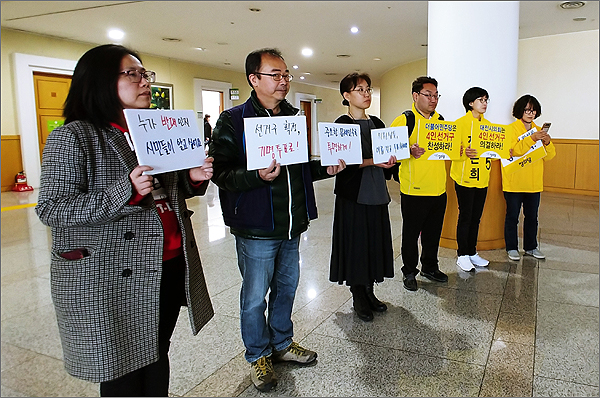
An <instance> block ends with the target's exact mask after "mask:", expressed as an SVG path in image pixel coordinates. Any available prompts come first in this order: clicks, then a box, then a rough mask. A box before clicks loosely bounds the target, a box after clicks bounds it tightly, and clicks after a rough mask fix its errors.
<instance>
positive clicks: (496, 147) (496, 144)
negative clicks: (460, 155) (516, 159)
mask: <svg viewBox="0 0 600 398" xmlns="http://www.w3.org/2000/svg"><path fill="white" fill-rule="evenodd" d="M507 127H508V126H506V125H503V124H493V123H479V122H478V121H476V122H474V123H473V130H472V132H471V148H473V149H476V150H477V153H478V154H479V157H480V158H492V159H508V158H509V157H510V148H509V147H508V145H507V144H506V143H505V142H506V139H507V131H506V130H507Z"/></svg>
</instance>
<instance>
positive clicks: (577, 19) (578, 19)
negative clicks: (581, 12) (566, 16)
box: [573, 17, 587, 22]
mask: <svg viewBox="0 0 600 398" xmlns="http://www.w3.org/2000/svg"><path fill="white" fill-rule="evenodd" d="M586 19H587V18H586V17H578V18H573V21H575V22H582V21H585V20H586Z"/></svg>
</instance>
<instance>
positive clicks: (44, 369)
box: [1, 180, 599, 397]
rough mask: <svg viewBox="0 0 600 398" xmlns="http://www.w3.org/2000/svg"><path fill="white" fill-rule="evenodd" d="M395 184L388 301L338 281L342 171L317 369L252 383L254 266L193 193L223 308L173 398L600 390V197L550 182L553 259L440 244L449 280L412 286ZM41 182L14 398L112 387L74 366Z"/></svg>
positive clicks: (13, 300)
mask: <svg viewBox="0 0 600 398" xmlns="http://www.w3.org/2000/svg"><path fill="white" fill-rule="evenodd" d="M394 184H395V183H390V185H389V186H390V193H391V194H392V196H393V201H392V203H391V204H390V214H391V218H392V228H393V236H394V250H395V256H396V277H394V278H392V279H389V280H386V281H385V282H383V283H381V284H379V285H378V286H376V287H375V290H376V294H377V296H378V297H379V298H380V299H381V300H383V301H385V302H387V303H388V308H389V309H388V311H387V312H385V313H383V314H375V319H374V321H373V322H370V323H365V322H363V321H361V320H359V319H358V318H357V316H356V315H355V314H354V313H353V310H352V299H351V294H350V292H349V290H348V288H347V287H345V286H339V285H337V284H334V283H331V282H329V281H328V267H329V266H328V264H329V254H330V242H331V225H332V210H333V200H334V197H333V194H332V190H333V180H326V181H321V182H318V183H316V184H315V187H316V192H317V203H318V207H319V214H320V217H319V219H317V220H315V221H314V222H312V223H311V226H310V228H309V231H308V232H306V233H305V234H303V236H302V239H301V277H300V286H299V288H298V292H297V297H296V301H295V304H294V313H293V320H294V322H295V323H294V325H295V328H294V329H295V340H296V341H298V342H300V343H301V344H302V345H305V346H307V347H309V348H311V349H314V350H316V351H317V352H318V354H319V358H318V360H317V363H316V364H315V365H314V366H310V367H298V366H294V365H291V364H277V365H275V370H276V372H277V373H278V375H279V385H278V386H277V387H276V388H275V389H274V390H272V392H270V393H267V394H262V393H259V392H258V391H257V390H256V389H255V388H254V387H253V386H252V384H251V381H250V376H249V365H248V364H247V363H246V361H245V360H244V357H243V351H244V348H243V345H242V341H241V338H240V332H239V318H238V308H239V305H238V294H239V287H240V281H241V278H240V275H239V271H238V269H237V265H236V255H235V249H234V240H233V237H232V236H231V235H230V234H229V232H228V229H227V228H226V227H225V226H224V225H223V220H222V217H221V212H220V207H219V203H218V194H217V191H216V189H215V186H214V185H212V184H211V187H210V188H209V191H208V193H207V195H206V196H204V197H201V198H194V199H191V200H189V206H190V207H191V208H192V209H193V210H194V211H195V214H194V216H193V220H194V226H195V232H196V237H197V241H198V243H199V247H200V254H201V257H202V261H203V265H204V269H205V274H206V277H207V282H208V286H209V290H210V295H211V299H212V302H213V306H214V308H215V312H216V314H215V316H214V318H213V319H212V320H211V321H210V322H209V324H208V325H207V326H206V327H204V329H202V331H201V332H200V333H199V334H198V335H197V336H195V337H194V336H192V333H191V331H190V327H189V321H188V319H187V312H186V311H185V310H182V312H181V316H180V318H179V323H178V325H177V328H176V330H175V334H174V338H173V344H172V349H171V367H172V371H171V387H170V391H171V395H172V396H260V395H268V396H315V397H316V396H342V397H350V396H359V397H366V396H510V397H515V396H520V397H527V396H598V395H599V389H598V380H599V374H598V369H599V365H598V362H599V355H598V348H599V338H598V336H599V330H598V325H599V318H598V314H599V311H598V300H599V297H598V291H599V280H598V269H599V257H598V246H599V244H598V242H599V236H598V232H599V226H598V220H599V214H598V198H597V197H585V196H574V195H563V194H554V193H543V194H542V201H541V206H540V232H539V236H540V246H541V250H542V251H543V252H544V253H545V254H546V255H547V259H546V260H540V261H538V260H536V259H534V258H532V257H526V258H523V259H522V260H521V261H518V262H513V261H509V260H508V259H507V257H506V253H505V252H504V250H492V251H486V252H482V253H481V254H482V256H483V257H485V258H487V259H489V260H490V261H491V263H490V266H489V269H483V270H480V271H478V272H476V273H465V272H463V271H459V269H458V268H457V266H456V264H455V261H456V260H455V252H454V251H453V250H450V249H443V248H442V249H440V267H441V269H442V270H443V271H444V272H446V273H447V274H448V276H449V281H448V283H447V284H440V283H435V282H430V281H428V280H426V279H424V278H422V277H420V276H419V277H417V279H418V282H419V290H418V291H417V292H409V291H407V290H405V289H404V288H403V287H402V278H401V273H400V267H401V260H400V230H401V222H402V219H401V216H400V204H399V193H398V185H397V184H395V185H394ZM35 201H36V192H35V191H34V192H33V193H29V194H27V193H19V194H17V193H13V192H9V193H2V246H1V249H2V250H1V252H2V266H1V270H2V279H1V281H2V289H1V292H2V300H1V303H2V311H1V315H2V333H1V344H2V345H1V351H2V370H1V372H2V373H1V383H2V390H1V395H2V396H28V397H34V396H38V397H42V396H44V397H49V396H63V397H64V396H98V385H97V384H93V383H88V382H84V381H81V380H77V379H75V378H73V377H71V376H69V375H68V374H67V373H66V372H65V370H64V368H63V364H62V352H61V346H60V340H59V337H58V332H57V325H56V319H55V314H54V309H53V306H52V301H51V298H50V283H49V269H48V267H49V247H50V242H51V239H50V234H49V230H48V228H47V227H45V226H44V225H42V224H41V223H40V222H39V220H38V219H37V217H36V215H35V213H34V210H33V207H28V204H30V203H35Z"/></svg>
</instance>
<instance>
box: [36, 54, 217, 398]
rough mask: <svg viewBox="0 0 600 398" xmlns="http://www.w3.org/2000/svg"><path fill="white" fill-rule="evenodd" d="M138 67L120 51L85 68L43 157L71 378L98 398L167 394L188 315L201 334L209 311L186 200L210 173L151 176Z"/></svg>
mask: <svg viewBox="0 0 600 398" xmlns="http://www.w3.org/2000/svg"><path fill="white" fill-rule="evenodd" d="M154 79H155V74H154V72H150V71H146V70H145V69H144V67H143V66H142V63H141V60H140V57H139V56H138V55H137V54H136V53H135V52H133V51H131V50H129V49H127V48H125V47H122V46H118V45H103V46H99V47H96V48H93V49H91V50H89V51H88V52H87V53H85V54H84V55H83V56H82V57H81V59H80V60H79V61H78V63H77V66H76V68H75V71H74V73H73V80H72V83H71V88H70V90H69V94H68V96H67V100H66V102H65V109H64V115H65V118H66V120H65V125H64V126H62V127H59V128H57V129H55V130H54V131H53V132H52V133H51V134H50V136H49V137H48V140H47V142H46V146H45V149H44V153H43V157H42V175H41V187H40V193H39V200H38V205H37V206H36V212H37V214H38V216H39V218H40V220H41V221H42V222H43V223H44V224H46V225H48V226H50V227H51V230H52V240H53V242H52V258H51V266H50V267H51V268H50V271H51V288H52V299H53V302H54V307H55V310H56V317H57V320H58V327H59V331H60V336H61V341H62V347H63V355H64V363H65V367H66V370H67V371H68V372H69V373H70V374H71V375H73V376H75V377H79V378H81V379H84V380H89V381H92V382H99V383H100V393H101V395H102V396H167V394H168V385H169V359H168V351H169V344H170V339H171V335H172V333H173V330H174V328H175V324H176V322H177V317H178V315H179V309H180V306H181V305H187V306H188V310H189V318H190V322H191V326H192V331H193V333H194V334H196V333H198V331H199V330H200V329H201V328H202V327H203V326H204V325H205V324H206V323H207V322H208V321H209V320H210V319H211V317H212V316H213V314H214V312H213V308H212V305H211V302H210V298H209V296H208V291H207V288H206V282H205V279H204V275H203V272H202V266H201V263H200V256H199V254H198V249H197V244H196V240H195V238H194V233H193V231H192V223H191V215H192V212H191V211H190V210H188V209H187V206H186V203H185V200H186V199H187V198H189V197H191V196H194V195H201V194H204V192H205V191H206V187H207V185H208V180H210V178H211V177H212V158H208V159H207V160H206V162H205V163H204V165H203V166H201V167H196V168H192V169H189V170H181V171H177V172H170V173H164V174H158V175H154V176H151V175H144V174H143V173H144V171H149V170H151V167H149V166H143V165H138V162H137V159H136V156H135V153H134V152H133V151H132V150H131V149H130V146H129V145H128V143H127V140H126V137H125V134H127V130H126V128H127V124H126V123H125V119H124V115H123V109H127V108H133V109H143V108H149V106H150V83H152V82H154Z"/></svg>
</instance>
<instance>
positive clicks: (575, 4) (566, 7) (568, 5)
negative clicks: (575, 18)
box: [558, 1, 585, 10]
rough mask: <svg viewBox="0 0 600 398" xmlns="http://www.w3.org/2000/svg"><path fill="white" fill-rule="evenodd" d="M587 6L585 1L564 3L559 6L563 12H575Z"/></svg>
mask: <svg viewBox="0 0 600 398" xmlns="http://www.w3.org/2000/svg"><path fill="white" fill-rule="evenodd" d="M584 5H585V1H563V2H562V3H560V4H559V5H558V6H559V7H560V8H562V9H563V10H574V9H576V8H581V7H583V6H584Z"/></svg>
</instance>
